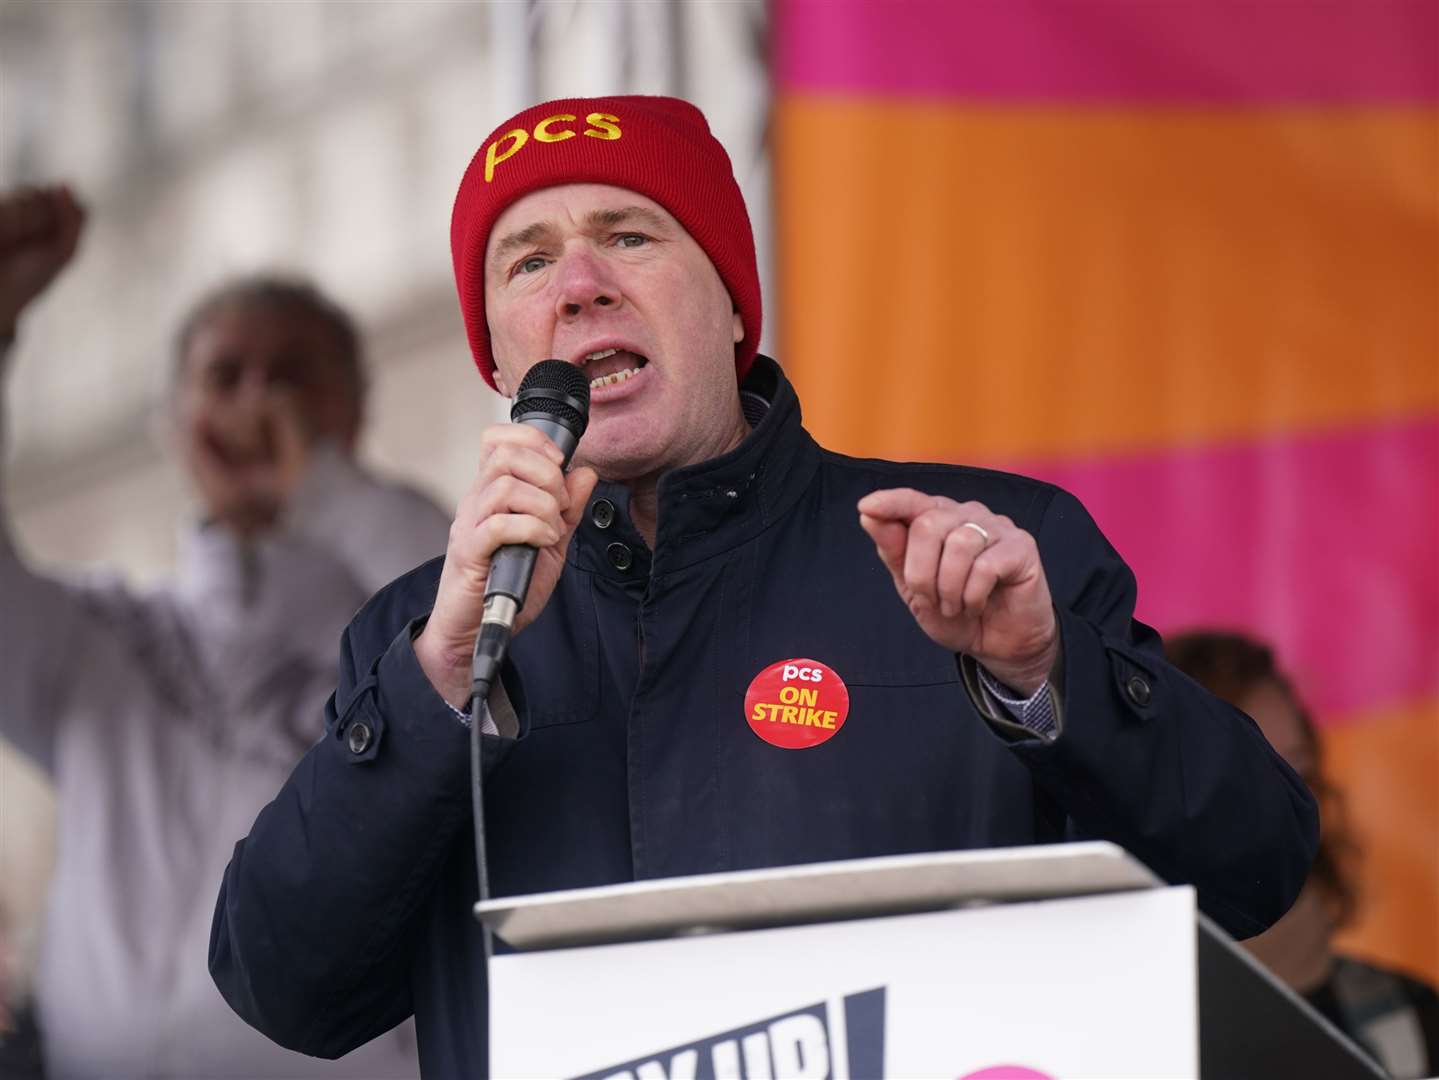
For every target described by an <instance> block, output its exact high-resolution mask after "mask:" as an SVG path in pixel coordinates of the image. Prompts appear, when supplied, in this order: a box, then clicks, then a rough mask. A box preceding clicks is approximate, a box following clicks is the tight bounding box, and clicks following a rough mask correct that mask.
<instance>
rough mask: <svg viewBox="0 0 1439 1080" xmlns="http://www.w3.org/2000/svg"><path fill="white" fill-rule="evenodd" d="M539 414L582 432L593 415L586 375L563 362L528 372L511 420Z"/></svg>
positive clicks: (542, 363) (543, 364)
mask: <svg viewBox="0 0 1439 1080" xmlns="http://www.w3.org/2000/svg"><path fill="white" fill-rule="evenodd" d="M537 412H538V413H548V414H549V415H550V416H552V417H554V419H555V420H557V421H559V422H560V423H562V424H566V425H568V426H570V427H574V428H577V429H578V430H579V431H583V430H584V428H585V425H586V424H587V423H588V422H589V415H590V381H589V379H587V378H585V375H584V372H582V371H581V370H580V369H579V368H577V367H575V365H574V364H567V363H565V362H564V361H563V360H541V361H540V362H539V363H538V364H536V365H535V366H534V367H532V368H530V370H529V371H527V372H525V377H524V379H523V380H522V381H521V382H520V389H519V391H518V392H517V393H516V394H515V404H514V406H513V407H512V408H511V409H510V419H511V420H519V418H520V417H521V416H528V415H530V414H531V413H537Z"/></svg>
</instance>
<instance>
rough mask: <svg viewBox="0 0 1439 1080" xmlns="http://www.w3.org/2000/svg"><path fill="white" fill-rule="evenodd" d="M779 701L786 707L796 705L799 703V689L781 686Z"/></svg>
mask: <svg viewBox="0 0 1439 1080" xmlns="http://www.w3.org/2000/svg"><path fill="white" fill-rule="evenodd" d="M779 699H780V700H781V701H783V702H784V703H785V704H786V705H794V704H797V703H799V687H798V686H781V687H780V688H779Z"/></svg>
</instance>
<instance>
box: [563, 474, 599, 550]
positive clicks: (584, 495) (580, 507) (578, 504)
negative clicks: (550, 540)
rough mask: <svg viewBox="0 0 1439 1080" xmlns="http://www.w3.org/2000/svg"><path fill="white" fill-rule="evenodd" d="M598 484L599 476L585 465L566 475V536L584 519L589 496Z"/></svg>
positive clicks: (564, 515) (564, 517)
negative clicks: (568, 501)
mask: <svg viewBox="0 0 1439 1080" xmlns="http://www.w3.org/2000/svg"><path fill="white" fill-rule="evenodd" d="M599 482H600V474H599V473H597V472H595V470H594V469H591V468H590V467H589V466H587V465H581V466H579V467H578V468H576V469H574V470H573V471H571V472H570V473H569V474H568V475H566V477H565V488H566V489H567V490H568V492H569V496H570V504H569V506H568V507H567V508H566V509H565V512H564V514H563V519H564V523H565V533H566V535H568V534H569V533H572V532H574V531H575V527H576V526H577V525H579V523H580V521H581V519H583V518H584V516H585V507H587V506H588V505H589V503H590V496H591V495H593V494H594V493H595V485H596V484H598V483H599Z"/></svg>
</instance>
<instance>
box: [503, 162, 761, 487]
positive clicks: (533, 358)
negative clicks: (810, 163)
mask: <svg viewBox="0 0 1439 1080" xmlns="http://www.w3.org/2000/svg"><path fill="white" fill-rule="evenodd" d="M485 308H486V314H487V317H488V320H489V327H490V343H491V349H492V352H493V355H494V357H495V365H496V369H497V372H496V382H497V383H498V384H499V386H500V389H501V391H502V392H504V393H505V394H513V393H514V391H515V390H517V389H518V387H519V384H520V381H521V380H522V379H523V378H524V375H525V372H527V371H528V370H529V369H530V368H531V367H532V366H534V365H535V364H537V363H539V362H540V361H541V360H546V359H551V358H558V359H560V360H564V361H567V362H568V363H572V364H577V365H579V366H581V367H582V368H583V369H584V371H585V373H586V374H587V375H589V376H590V379H591V381H590V401H591V404H590V425H589V429H588V431H587V432H586V433H585V436H584V439H583V440H582V441H581V443H580V448H579V451H578V452H577V454H576V458H577V460H580V461H583V462H585V463H587V464H590V465H593V466H594V467H595V468H596V469H597V470H598V471H599V473H600V475H601V476H603V477H605V478H606V479H610V480H632V479H638V478H642V477H649V476H655V475H658V474H659V473H661V472H664V471H666V470H668V469H673V468H678V467H680V466H683V465H689V464H694V463H696V462H699V461H705V460H708V459H709V458H711V457H715V456H718V455H719V454H722V453H724V452H726V451H727V450H730V449H732V448H733V447H734V446H735V445H737V444H738V442H739V441H740V440H741V439H742V438H743V437H744V434H745V432H746V431H747V430H748V428H747V426H746V425H745V422H744V418H743V414H742V412H741V411H740V404H739V394H738V388H737V386H736V381H735V356H734V347H735V343H736V342H738V341H739V340H740V339H741V338H743V337H744V326H743V323H742V322H741V320H740V317H739V315H738V313H737V312H735V310H734V305H733V303H732V302H731V300H730V296H729V293H728V291H727V290H726V289H725V286H724V283H723V281H721V280H720V276H719V273H718V272H717V271H716V270H715V268H714V265H713V264H712V263H711V262H710V261H709V258H708V256H706V255H705V253H704V251H703V249H701V248H700V246H699V245H698V244H697V243H695V241H694V240H693V239H692V238H691V237H690V235H689V233H688V232H686V231H685V229H684V228H683V226H681V225H680V223H679V222H678V221H676V220H675V218H674V217H673V216H672V215H671V214H670V213H669V212H668V211H667V210H665V209H664V208H663V207H662V206H660V205H659V204H658V203H656V202H654V201H653V200H651V199H648V198H646V197H645V196H643V195H639V194H636V193H635V192H633V191H627V190H625V189H623V188H617V187H610V186H608V185H604V184H569V185H564V186H561V187H553V188H546V189H544V190H542V191H536V192H533V193H531V194H530V195H527V196H525V197H524V198H523V199H520V200H519V201H517V202H515V203H514V204H512V205H511V206H509V207H508V208H507V209H506V210H505V212H504V213H503V214H501V215H500V217H499V219H498V220H497V221H496V222H495V225H494V228H493V229H491V231H490V239H489V245H488V247H487V249H486V253H485Z"/></svg>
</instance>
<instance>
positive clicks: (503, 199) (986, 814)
mask: <svg viewBox="0 0 1439 1080" xmlns="http://www.w3.org/2000/svg"><path fill="white" fill-rule="evenodd" d="M868 225H869V223H864V222H860V223H854V222H836V228H844V229H847V230H849V231H851V232H853V233H854V234H855V242H856V243H866V244H872V245H874V246H875V249H876V250H875V257H876V258H883V257H885V255H884V249H885V237H884V235H883V233H882V231H878V230H876V229H873V228H869V227H867V226H868ZM857 226H859V227H857ZM451 246H452V250H453V255H454V266H455V278H456V284H457V286H458V289H459V296H460V305H461V309H462V311H463V314H464V318H465V323H466V327H467V330H468V335H469V341H470V346H471V349H472V351H473V353H474V356H475V361H476V363H477V364H478V366H479V369H480V372H481V374H482V375H483V376H484V377H485V379H486V380H487V381H489V382H490V384H491V385H492V386H494V387H495V388H496V389H498V390H499V391H500V392H501V393H504V394H507V395H508V394H512V393H513V392H514V391H515V390H516V389H517V387H518V385H519V383H520V381H521V380H522V379H523V377H524V375H525V373H526V372H527V371H528V370H529V369H530V368H531V367H532V366H533V365H534V364H536V363H538V362H540V361H543V360H545V359H548V358H558V359H560V360H563V361H565V362H567V363H570V364H574V365H577V366H578V367H580V368H581V369H582V370H583V372H584V374H585V376H587V377H588V378H589V380H590V387H591V395H592V407H591V418H590V423H589V429H588V431H587V432H586V434H585V435H584V437H583V439H582V440H581V442H580V444H579V448H578V450H577V451H576V454H575V463H576V465H575V468H573V469H572V470H570V471H569V472H568V473H566V472H565V471H564V470H563V469H562V467H561V465H562V461H563V458H562V455H561V453H560V451H559V450H558V449H557V448H556V447H555V446H554V445H553V444H552V443H551V442H549V441H548V440H547V439H546V438H545V437H544V436H543V435H542V434H540V432H539V431H537V430H536V429H534V428H532V427H528V426H526V425H522V424H506V425H499V426H496V427H492V428H490V429H489V430H488V431H486V432H485V434H484V438H483V441H482V451H481V460H480V464H479V469H478V474H477V476H476V479H475V482H474V484H473V485H472V487H471V488H470V490H469V493H468V494H467V495H466V497H465V498H464V499H463V501H462V502H461V504H460V507H459V510H458V512H457V514H456V517H455V521H454V524H453V526H452V528H451V530H450V541H449V547H448V550H447V551H446V553H445V557H444V559H443V560H435V561H434V562H432V563H430V564H428V565H426V566H424V567H421V568H420V569H419V570H416V571H415V572H413V573H412V574H409V575H407V576H406V577H404V578H401V579H400V580H399V581H397V582H395V583H394V584H393V585H391V586H389V587H388V588H386V589H385V590H384V591H383V592H381V593H380V594H379V595H378V596H376V597H375V598H374V599H373V600H372V601H371V602H370V603H369V604H368V605H367V606H366V607H365V608H364V610H362V611H361V612H360V614H359V615H358V616H357V617H356V618H355V620H354V622H353V623H352V624H351V625H350V627H349V629H348V631H347V632H346V634H345V637H344V641H343V644H342V656H341V670H342V675H341V681H340V685H339V688H338V689H337V691H336V693H335V696H334V698H333V699H332V701H331V704H330V706H329V709H328V711H327V717H326V731H327V737H326V738H325V739H324V740H323V741H322V742H320V743H319V744H318V745H317V746H315V748H314V749H312V750H311V751H310V753H309V754H308V755H307V756H306V758H305V759H304V760H303V761H302V763H301V764H300V766H299V767H298V768H297V769H296V771H295V773H294V775H293V776H292V777H291V778H290V780H289V781H288V783H287V784H286V785H285V787H284V789H283V790H282V791H281V792H280V794H279V796H278V797H277V798H276V799H275V801H274V802H273V803H271V804H270V805H269V806H268V807H267V808H266V809H265V810H264V811H263V812H262V813H261V814H260V816H259V818H258V819H257V821H256V822H255V825H254V828H253V829H252V831H251V833H250V835H249V837H248V838H246V839H245V840H243V841H241V842H240V843H239V844H238V845H237V847H236V849H235V854H234V858H233V860H232V861H231V864H230V867H229V869H228V871H227V873H226V876H225V881H224V885H223V888H222V890H221V894H220V899H219V904H218V907H217V910H216V913H215V924H214V930H213V934H212V938H211V947H210V964H211V970H212V972H213V973H214V977H215V980H216V982H217V983H218V985H219V986H220V989H221V990H222V992H223V993H224V994H225V996H226V998H227V999H228V1000H229V1001H230V1003H231V1004H232V1005H233V1006H234V1007H235V1008H236V1009H237V1010H238V1011H239V1012H240V1013H241V1015H243V1016H244V1017H245V1018H246V1019H247V1020H249V1021H250V1022H251V1023H252V1024H254V1025H255V1026H256V1027H258V1028H260V1029H261V1030H262V1031H264V1032H266V1033H267V1034H269V1035H270V1036H271V1037H272V1038H274V1039H275V1040H277V1041H279V1042H281V1043H283V1044H285V1045H286V1046H290V1047H293V1048H295V1049H298V1050H303V1051H306V1052H308V1053H311V1054H318V1055H325V1056H337V1055H341V1054H344V1053H345V1052H347V1051H348V1050H349V1049H350V1048H352V1047H355V1046H358V1045H360V1044H362V1043H364V1042H365V1041H366V1040H368V1039H370V1038H373V1037H374V1036H375V1035H377V1034H379V1033H380V1032H382V1031H385V1030H386V1029H388V1028H389V1027H391V1026H392V1025H394V1024H397V1023H399V1022H400V1021H401V1020H403V1019H404V1018H405V1017H407V1016H409V1015H410V1014H411V1013H412V1012H413V1013H414V1015H415V1017H416V1021H417V1025H418V1034H419V1041H420V1059H421V1065H422V1068H423V1069H424V1071H425V1072H426V1074H427V1075H434V1076H475V1075H480V1074H481V1073H482V1072H483V1068H484V1066H483V1062H484V1060H485V1058H484V1046H483V1033H482V1027H481V1024H480V1018H481V1016H482V1011H481V1010H482V1009H483V1008H484V1004H485V982H484V965H483V952H482V940H481V933H480V927H479V925H478V924H477V923H475V922H474V920H473V918H472V916H471V914H470V907H471V904H472V903H473V901H474V899H475V895H476V885H475V863H474V854H473V835H472V831H471V815H470V801H469V773H468V753H467V739H468V732H467V724H468V723H470V722H471V718H470V717H469V716H468V715H467V713H466V711H465V710H466V706H467V703H468V698H469V693H470V659H471V652H472V649H473V645H474V642H475V639H476V635H477V632H478V630H479V627H480V622H481V618H482V611H483V607H484V600H485V586H486V581H487V579H488V576H489V570H490V564H491V559H492V557H493V556H494V554H495V552H496V550H497V548H499V547H500V546H501V545H504V544H529V545H533V546H534V547H535V548H537V549H538V552H539V555H538V559H537V561H536V565H535V570H534V578H533V581H532V583H531V586H530V589H529V593H528V597H527V600H526V602H525V604H524V606H523V609H522V610H521V611H520V614H519V617H518V621H517V623H516V632H515V637H514V641H513V644H512V646H511V649H510V655H509V658H508V659H507V660H506V662H505V665H504V667H503V669H502V675H501V679H500V681H499V684H498V685H497V686H496V687H495V689H494V690H493V692H492V694H491V696H490V699H489V703H490V709H489V710H488V712H489V714H490V715H489V716H481V717H480V718H479V722H481V723H483V724H484V725H485V730H486V731H488V732H489V733H488V734H486V735H485V736H484V740H483V741H484V745H483V752H484V767H485V782H486V788H485V791H486V837H487V843H488V851H489V860H488V861H489V872H490V881H491V885H492V890H493V892H494V893H495V894H496V895H506V894H517V893H529V892H539V891H545V890H553V889H562V888H574V887H581V886H591V885H601V884H609V883H613V882H621V881H630V880H635V879H644V878H657V877H666V876H671V875H681V874H696V873H705V872H713V871H725V870H737V869H744V868H751V867H763V866H775V865H783V864H789V863H803V862H814V861H818V860H826V859H844V858H853V857H860V856H870V855H881V854H892V853H900V852H916V851H938V850H946V849H960V848H978V847H990V846H1003V845H1013V844H1029V843H1036V842H1053V841H1059V840H1066V839H1076V838H1086V839H1089V838H1102V839H1107V840H1112V841H1115V842H1116V843H1119V844H1121V845H1123V846H1124V847H1125V848H1127V849H1129V850H1130V851H1131V852H1133V853H1134V854H1135V855H1137V856H1138V857H1139V858H1141V859H1143V860H1144V861H1145V862H1146V863H1148V864H1149V865H1150V866H1151V867H1152V868H1153V869H1154V870H1155V871H1156V872H1158V873H1159V874H1161V875H1162V876H1163V877H1165V878H1166V879H1167V880H1169V881H1172V882H1188V883H1192V884H1193V885H1194V886H1195V887H1196V888H1197V891H1198V896H1199V903H1200V906H1201V907H1202V908H1203V909H1204V910H1205V911H1206V912H1208V913H1209V915H1211V916H1212V917H1213V918H1215V919H1216V920H1217V921H1218V922H1219V923H1221V924H1222V925H1223V926H1225V927H1226V928H1227V929H1228V930H1229V931H1230V932H1232V933H1234V934H1235V935H1237V936H1241V937H1243V936H1248V935H1250V934H1253V933H1256V932H1258V931H1260V930H1262V929H1264V928H1265V927H1266V926H1268V925H1269V924H1270V923H1271V922H1273V921H1274V920H1275V919H1277V918H1278V917H1279V916H1280V915H1281V914H1283V912H1284V911H1285V909H1286V908H1287V907H1288V905H1289V904H1290V902H1291V901H1292V899H1293V898H1294V896H1295V895H1296V894H1297V892H1298V891H1299V888H1300V886H1301V884H1302V883H1303V881H1304V878H1305V874H1306V873H1307V870H1308V867H1309V862H1310V859H1311V857H1312V854H1313V851H1314V846H1315V837H1316V827H1317V818H1316V814H1315V810H1314V805H1313V802H1312V800H1311V798H1310V796H1309V795H1308V793H1307V791H1306V789H1305V787H1304V785H1303V784H1302V783H1301V782H1300V781H1299V780H1298V778H1297V777H1295V776H1294V775H1293V773H1291V772H1290V771H1289V770H1288V768H1287V767H1286V766H1285V765H1284V764H1283V762H1282V761H1281V760H1280V759H1279V758H1278V756H1277V755H1275V754H1274V753H1273V752H1272V751H1271V750H1270V749H1269V747H1268V745H1267V744H1266V743H1265V741H1264V738H1263V736H1262V735H1261V734H1260V733H1259V731H1258V730H1257V728H1256V727H1255V726H1254V724H1253V723H1252V722H1251V721H1250V720H1249V719H1248V718H1247V717H1245V716H1244V715H1243V714H1242V713H1240V712H1238V711H1236V710H1235V709H1233V708H1231V707H1230V706H1228V705H1226V704H1224V703H1222V702H1220V701H1219V700H1218V699H1216V698H1214V697H1212V696H1210V695H1209V694H1207V693H1206V692H1204V691H1203V690H1201V689H1200V688H1199V687H1198V686H1196V685H1195V684H1194V683H1192V682H1190V681H1189V680H1188V679H1186V678H1184V677H1183V676H1182V675H1180V674H1179V673H1178V672H1177V671H1175V670H1174V669H1173V668H1171V667H1170V666H1169V665H1167V664H1166V663H1165V662H1164V660H1163V658H1162V655H1161V651H1160V642H1159V639H1158V636H1157V635H1156V634H1155V633H1154V632H1153V631H1152V630H1150V629H1149V628H1147V627H1145V626H1143V625H1142V624H1139V623H1136V622H1135V621H1134V620H1133V619H1132V617H1131V614H1132V611H1133V606H1134V599H1135V583H1134V579H1133V576H1132V575H1131V573H1130V572H1129V569H1128V568H1127V567H1126V566H1125V565H1124V563H1123V562H1122V561H1121V560H1120V558H1119V556H1118V555H1117V554H1116V553H1115V551H1114V550H1113V548H1111V547H1110V546H1109V544H1108V543H1107V542H1106V541H1105V539H1104V537H1103V536H1102V535H1101V534H1100V532H1099V530H1098V529H1097V528H1096V526H1095V525H1094V523H1093V521H1092V520H1091V519H1090V518H1089V516H1088V514H1086V513H1085V511H1084V508H1083V507H1082V506H1081V505H1080V504H1079V503H1078V502H1077V501H1076V500H1075V499H1074V498H1073V497H1071V496H1070V495H1068V494H1066V493H1065V492H1063V491H1060V490H1059V489H1057V488H1054V487H1052V486H1050V485H1048V484H1043V483H1040V482H1038V481H1035V480H1030V479H1026V478H1024V477H1019V476H1012V475H1006V474H1003V473H996V472H989V471H985V470H980V469H969V468H961V467H953V466H941V465H914V464H898V463H893V462H885V461H861V460H856V459H853V458H846V457H843V456H841V455H839V454H835V453H831V452H829V451H827V450H825V449H823V448H822V447H820V446H818V445H817V444H816V443H815V441H814V440H813V439H812V438H811V437H810V435H809V434H808V433H807V432H806V431H805V430H804V428H803V427H802V426H801V422H800V407H799V401H798V399H797V397H796V395H795V391H794V388H793V387H792V386H791V385H790V384H789V382H788V381H787V380H786V379H785V377H784V373H783V372H782V371H781V370H780V368H779V366H778V365H777V364H775V363H774V362H773V361H772V360H769V359H767V358H765V357H762V356H757V355H756V349H757V345H758V342H759V336H760V318H761V312H760V293H759V285H758V277H757V274H756V269H755V257H754V243H753V238H752V235H751V232H750V226H749V219H748V215H747V213H746V211H745V207H744V203H743V200H742V198H741V196H740V192H739V188H738V187H737V185H736V184H735V181H734V178H733V175H732V171H731V168H730V163H729V159H728V157H727V156H726V155H725V152H724V150H723V149H722V148H721V147H720V145H719V143H718V142H717V141H716V140H715V139H714V138H713V136H712V135H711V134H710V132H709V129H708V126H707V125H706V123H705V120H704V117H703V116H702V115H701V114H700V112H699V111H698V110H697V109H695V108H694V107H693V106H691V105H689V104H687V103H685V102H682V101H677V100H673V99H667V98H647V97H612V98H595V99H587V100H561V101H553V102H548V103H545V104H543V105H538V106H535V107H534V108H531V109H528V110H526V111H525V112H522V113H520V114H519V115H518V116H516V117H515V118H514V119H512V120H510V121H508V122H507V123H505V124H502V125H501V126H500V127H499V128H498V129H497V130H496V132H495V133H494V134H493V135H492V136H491V137H490V138H489V139H488V140H486V141H485V143H484V144H483V145H482V146H481V147H480V149H479V150H478V152H477V153H476V155H475V157H474V160H473V161H472V162H471V164H470V167H469V169H468V171H467V172H466V174H465V177H464V180H463V181H462V183H461V186H460V191H459V195H458V197H457V199H456V202H455V209H454V217H453V222H452V227H451ZM895 272H896V273H903V272H904V268H903V267H896V268H895ZM867 377H869V378H873V379H877V380H878V379H896V378H903V377H904V358H903V357H900V356H875V357H873V358H872V363H871V365H870V368H869V371H868V376H867ZM917 392H919V391H918V388H917ZM557 1022H561V1023H562V1020H560V1021H557Z"/></svg>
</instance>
